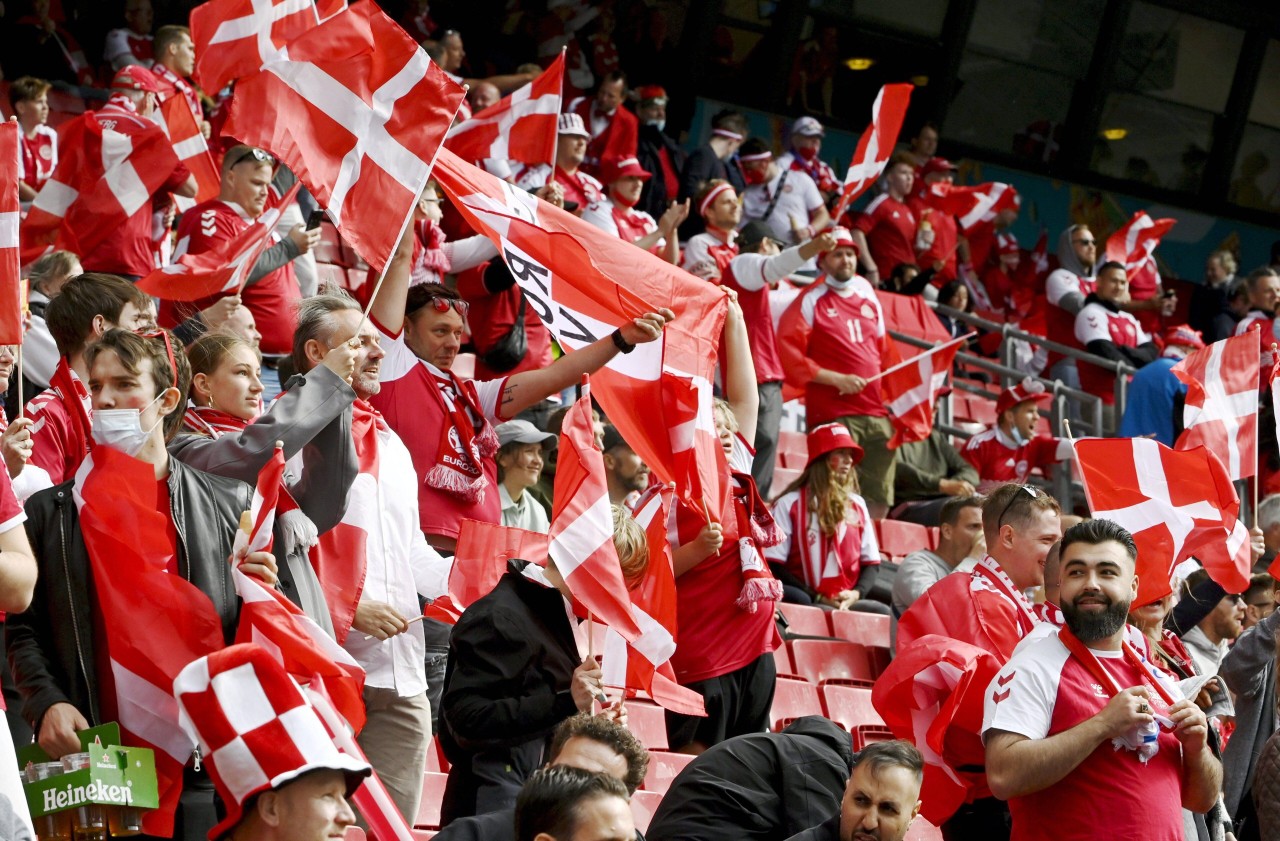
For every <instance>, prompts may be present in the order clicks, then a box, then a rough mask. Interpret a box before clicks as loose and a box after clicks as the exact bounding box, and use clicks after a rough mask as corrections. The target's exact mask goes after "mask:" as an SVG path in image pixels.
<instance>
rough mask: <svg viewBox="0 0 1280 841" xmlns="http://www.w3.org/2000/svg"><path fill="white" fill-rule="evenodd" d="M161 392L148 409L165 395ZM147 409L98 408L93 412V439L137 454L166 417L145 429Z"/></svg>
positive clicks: (126, 452) (123, 451)
mask: <svg viewBox="0 0 1280 841" xmlns="http://www.w3.org/2000/svg"><path fill="white" fill-rule="evenodd" d="M163 396H164V393H163V392H161V394H160V396H159V397H156V399H155V400H152V401H151V402H150V403H148V404H147V406H146V409H150V408H151V407H152V406H154V405H155V404H156V402H157V401H159V400H160V397H163ZM146 409H141V410H139V409H97V410H95V411H94V413H93V440H94V441H96V442H97V443H99V444H102V445H104V446H107V447H111V448H113V449H116V450H119V451H120V452H122V453H124V454H125V455H129V456H135V457H136V456H137V455H138V453H139V452H141V451H142V448H143V447H144V446H146V443H147V439H149V438H150V437H151V433H152V432H154V431H155V428H156V427H157V426H159V425H160V424H162V423H164V417H161V418H160V419H159V420H157V421H156V422H155V423H153V424H151V428H150V429H147V430H143V428H142V413H143V412H145V411H146Z"/></svg>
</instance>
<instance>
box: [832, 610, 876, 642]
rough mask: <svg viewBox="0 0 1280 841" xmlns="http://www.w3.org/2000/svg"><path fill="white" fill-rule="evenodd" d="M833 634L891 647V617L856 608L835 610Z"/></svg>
mask: <svg viewBox="0 0 1280 841" xmlns="http://www.w3.org/2000/svg"><path fill="white" fill-rule="evenodd" d="M830 616H831V636H833V637H835V638H836V639H842V640H848V641H849V642H856V643H858V644H860V645H866V646H881V647H884V648H888V647H889V617H888V616H882V615H880V614H878V613H860V612H859V611H856V610H833V611H831V613H830Z"/></svg>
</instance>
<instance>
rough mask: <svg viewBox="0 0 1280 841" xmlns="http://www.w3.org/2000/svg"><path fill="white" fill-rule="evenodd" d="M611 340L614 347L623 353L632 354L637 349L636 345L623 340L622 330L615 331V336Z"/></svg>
mask: <svg viewBox="0 0 1280 841" xmlns="http://www.w3.org/2000/svg"><path fill="white" fill-rule="evenodd" d="M609 338H611V339H613V346H614V347H616V348H617V349H618V350H620V351H622V352H623V353H631V351H633V350H635V349H636V346H635V345H633V344H630V343H628V342H627V340H626V339H624V338H622V331H621V330H614V331H613V335H612V336H610V337H609Z"/></svg>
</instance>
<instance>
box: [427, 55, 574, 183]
mask: <svg viewBox="0 0 1280 841" xmlns="http://www.w3.org/2000/svg"><path fill="white" fill-rule="evenodd" d="M563 86H564V53H563V52H561V53H560V55H559V56H557V57H556V60H555V61H553V62H551V65H550V66H549V67H547V69H546V70H543V71H542V73H540V74H539V75H538V77H537V78H535V79H534V80H533V81H532V82H530V83H529V84H527V85H525V86H524V87H522V88H520V89H519V90H517V91H515V92H513V93H511V94H509V95H508V96H505V97H503V98H502V99H501V100H500V101H499V102H498V103H497V104H496V105H492V106H490V107H488V108H486V109H485V110H484V111H483V112H482V113H481V114H480V116H477V117H472V118H471V119H469V120H463V121H462V122H460V123H458V124H457V125H455V126H454V127H453V128H451V129H449V134H448V135H447V136H446V137H445V141H444V147H445V148H446V149H448V150H449V151H451V152H453V153H454V154H455V155H457V156H458V157H460V158H462V159H463V160H465V161H467V162H468V163H473V164H479V163H480V162H481V161H484V160H500V161H508V160H511V161H519V162H520V163H523V164H527V165H529V166H537V165H538V164H549V163H552V162H554V161H555V159H556V158H555V155H556V121H557V119H558V117H559V114H560V91H561V89H562V88H563Z"/></svg>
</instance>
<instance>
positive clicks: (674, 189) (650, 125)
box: [636, 85, 685, 219]
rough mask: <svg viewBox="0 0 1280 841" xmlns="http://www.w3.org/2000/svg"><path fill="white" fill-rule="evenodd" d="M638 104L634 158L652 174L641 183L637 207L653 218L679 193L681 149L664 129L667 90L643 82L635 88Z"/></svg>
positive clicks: (683, 156)
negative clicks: (637, 126) (637, 134)
mask: <svg viewBox="0 0 1280 841" xmlns="http://www.w3.org/2000/svg"><path fill="white" fill-rule="evenodd" d="M636 93H637V94H639V96H640V105H639V107H637V108H636V116H637V117H639V118H640V137H639V140H638V142H637V144H636V157H637V158H638V159H639V160H640V166H642V167H644V168H645V170H646V171H647V172H648V173H649V174H650V175H652V176H653V177H652V178H650V179H649V180H648V181H646V182H645V184H644V191H643V192H642V193H641V194H640V204H639V205H637V206H636V209H637V210H643V211H644V212H645V213H648V214H649V215H650V216H652V217H653V218H654V219H657V218H659V217H660V216H662V214H663V213H666V211H667V207H668V206H669V205H670V203H671V202H673V201H675V199H676V196H677V195H678V194H679V193H680V173H681V172H682V171H683V170H684V158H685V154H684V150H683V149H681V148H680V146H679V144H677V143H676V142H675V140H673V139H672V137H671V135H669V134H667V132H666V131H665V129H666V127H667V92H666V91H665V90H663V89H662V88H661V87H659V86H658V85H645V86H643V87H641V88H640V89H639V90H637V91H636Z"/></svg>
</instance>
